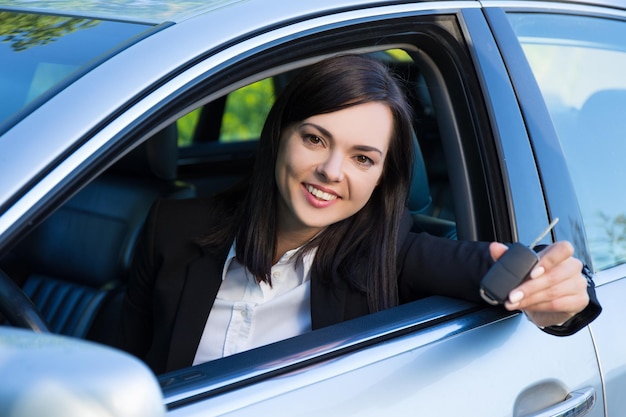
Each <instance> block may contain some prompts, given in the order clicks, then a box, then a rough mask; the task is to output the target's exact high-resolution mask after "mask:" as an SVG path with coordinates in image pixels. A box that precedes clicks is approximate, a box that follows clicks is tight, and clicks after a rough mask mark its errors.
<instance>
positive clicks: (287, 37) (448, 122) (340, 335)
mask: <svg viewBox="0 0 626 417" xmlns="http://www.w3.org/2000/svg"><path fill="white" fill-rule="evenodd" d="M279 3H280V2H276V4H270V5H268V3H267V2H263V1H253V0H252V1H248V2H236V3H233V4H231V5H229V6H228V7H223V8H217V9H216V11H215V13H213V14H206V15H202V16H198V17H196V18H192V19H189V20H186V21H182V22H180V23H177V24H174V25H172V26H171V27H168V28H164V29H162V30H160V31H159V32H157V33H155V34H154V35H152V36H150V37H149V38H148V39H146V41H144V42H141V43H138V44H136V45H132V46H130V47H129V48H128V50H127V51H124V53H120V54H117V55H116V56H114V57H112V58H111V59H110V60H109V61H108V62H107V63H106V64H105V65H103V66H102V67H100V68H96V69H94V70H93V71H92V72H90V73H88V74H85V76H84V77H82V78H81V79H79V80H77V81H76V83H74V84H72V85H71V86H69V87H68V88H67V89H66V90H64V91H63V92H60V93H59V94H58V95H56V96H55V97H53V98H52V99H51V100H50V101H49V102H47V103H46V104H45V105H44V106H42V107H41V108H40V109H38V110H37V111H35V112H33V114H32V115H30V116H28V117H27V118H26V119H24V120H23V121H22V122H21V123H20V124H18V125H16V126H15V127H13V128H12V129H11V130H10V131H9V132H8V133H7V135H6V136H5V137H3V140H5V141H6V142H7V143H9V142H11V141H13V142H18V141H20V140H21V141H23V142H24V143H25V144H29V143H32V142H30V141H34V139H33V138H37V137H38V136H41V135H44V134H45V133H46V132H47V131H48V130H51V131H54V132H55V133H54V135H51V139H50V141H49V143H48V145H49V148H47V149H48V150H49V152H48V154H49V155H48V156H47V158H48V159H43V157H42V159H41V160H36V161H35V162H39V164H36V165H37V169H40V171H37V177H36V178H30V177H29V178H20V180H23V181H22V182H23V183H24V184H27V185H24V187H25V188H27V187H30V188H28V189H27V190H26V191H24V192H23V193H21V194H19V195H17V194H16V197H12V198H11V199H10V201H9V203H7V205H6V206H7V207H8V209H7V211H6V212H5V213H3V216H2V218H1V219H0V220H1V222H0V232H4V234H3V240H2V241H0V248H4V246H2V245H6V246H8V245H9V243H8V242H10V240H11V239H12V238H13V239H17V238H15V236H17V235H18V234H20V233H23V232H26V231H27V230H28V229H29V228H31V227H33V225H34V224H36V223H37V222H38V220H39V219H40V218H41V217H43V216H45V215H46V214H48V213H46V211H47V210H50V208H52V207H54V206H55V205H58V204H59V201H61V200H63V199H66V198H67V197H68V196H69V195H71V194H72V193H74V192H76V190H77V189H78V188H80V187H81V186H82V185H84V184H85V182H86V181H87V180H88V179H91V178H93V177H94V176H96V175H97V174H99V173H100V171H102V170H104V169H105V168H106V167H107V166H109V165H111V164H112V163H113V161H114V160H115V159H116V158H119V157H120V156H121V155H122V154H123V153H125V152H127V151H128V149H129V148H130V147H132V146H135V145H136V144H137V143H138V142H140V141H141V140H143V139H145V138H147V137H149V136H150V135H152V134H153V133H154V132H156V131H158V130H160V129H162V128H164V127H165V126H168V125H170V124H171V123H173V122H175V121H177V120H179V119H180V118H182V117H184V116H185V115H186V114H189V113H190V112H192V111H195V110H196V109H198V108H200V107H202V106H204V105H206V104H207V103H210V102H212V101H213V100H216V99H218V98H220V97H223V96H224V95H225V94H228V93H230V92H232V91H234V90H236V89H238V88H239V87H241V86H243V85H248V84H251V83H254V82H257V81H259V80H261V79H264V78H266V77H267V76H274V75H278V74H283V73H286V72H288V71H290V70H294V69H297V68H298V67H301V66H303V65H306V64H307V63H309V62H312V61H314V60H318V59H321V58H322V57H324V56H328V55H329V54H335V53H345V52H357V53H371V54H378V53H381V52H387V51H398V50H400V51H402V53H403V56H408V57H409V58H410V61H409V62H410V63H411V64H412V65H413V68H417V69H419V70H420V75H421V76H422V78H419V79H417V78H416V80H417V81H419V82H417V83H416V84H415V86H414V88H415V90H414V91H413V93H415V95H416V99H415V100H416V104H419V106H420V107H419V111H420V113H419V117H417V116H416V123H415V125H416V134H417V136H418V139H419V140H420V141H421V142H420V145H423V148H422V150H423V151H424V154H425V159H426V162H427V163H428V164H429V181H430V182H431V185H435V179H438V180H440V182H437V183H436V185H437V187H433V190H435V189H436V190H437V191H438V192H440V193H441V196H443V197H442V198H437V199H435V201H437V202H438V204H439V208H441V209H442V210H436V211H432V212H429V213H427V214H428V215H435V216H439V215H440V213H442V212H445V213H447V214H446V217H445V218H444V217H438V218H441V219H444V220H448V221H452V222H453V223H454V224H455V227H456V235H457V236H458V238H459V239H467V240H496V239H497V240H502V241H516V240H519V241H521V242H523V243H530V242H531V241H532V239H534V238H535V236H536V235H537V234H538V233H539V231H540V230H542V229H543V228H544V227H545V226H546V225H547V223H548V220H549V215H548V213H549V210H548V208H547V206H546V200H545V198H544V184H543V183H542V181H541V180H540V179H541V176H540V173H539V171H538V170H537V168H536V164H535V155H534V154H533V147H532V146H531V143H530V141H529V134H528V131H529V130H528V121H527V120H526V119H525V118H524V117H523V114H522V112H521V111H520V106H519V104H518V96H517V91H516V90H515V89H514V88H513V86H512V84H511V81H510V76H509V73H508V72H507V67H506V66H505V63H504V62H503V60H502V57H501V54H500V51H499V49H498V46H499V44H498V43H496V41H495V40H494V37H493V33H492V30H491V28H490V26H489V24H488V22H487V20H486V18H485V16H484V14H483V11H482V10H481V8H480V4H479V3H478V2H452V3H446V2H437V3H427V2H424V3H411V4H396V5H393V4H391V5H380V4H378V2H371V3H368V4H367V5H363V4H361V2H350V1H342V2H341V4H337V2H336V1H330V0H328V1H319V2H316V3H315V4H307V5H304V6H298V4H299V2H291V3H289V5H284V4H283V5H280V4H279ZM279 6H280V7H279ZM249 7H251V8H252V10H254V8H255V7H256V8H258V10H261V9H263V10H265V12H264V13H262V16H263V17H264V19H266V20H263V21H256V20H255V17H256V16H255V14H254V13H249V10H250V9H248V8H249ZM299 7H300V8H301V9H300V8H299ZM268 10H270V11H271V10H279V12H273V13H269V12H268ZM259 14H261V13H259ZM225 22H228V24H226V23H225ZM206 28H219V29H220V30H215V31H213V32H211V36H210V37H209V36H200V34H205V31H206ZM171 33H173V34H174V35H175V37H176V39H178V41H179V43H178V45H177V48H163V44H164V43H166V44H169V43H168V42H171V39H172V38H170V37H169V36H170V34H171ZM209 38H210V39H209ZM155 51H159V53H155ZM146 62H147V63H149V65H147V64H146ZM393 62H401V63H404V62H405V61H402V60H399V61H398V60H396V61H393ZM110 71H113V73H124V74H125V77H123V79H121V80H119V84H118V83H116V84H114V85H113V84H111V85H108V87H107V88H106V89H105V91H103V92H102V94H101V96H99V97H98V100H94V102H93V103H92V104H91V105H90V106H76V105H75V103H76V98H77V97H80V96H81V95H80V94H81V93H82V91H83V90H82V89H83V88H85V87H89V86H90V85H92V83H94V82H95V83H97V82H100V83H101V85H107V82H109V83H110V74H111V72H110ZM58 105H61V108H71V109H73V110H74V111H75V112H76V113H74V117H75V118H76V120H78V122H77V123H76V124H70V123H65V122H64V120H63V119H62V118H58V119H59V120H58V121H57V120H55V116H56V117H58V113H56V112H55V111H53V109H54V106H58ZM68 155H69V156H68ZM513 155H514V157H513ZM9 156H15V157H16V158H17V157H19V155H18V154H17V152H16V153H15V154H12V155H9ZM4 157H5V158H6V155H5V156H4ZM32 158H33V160H34V159H35V156H33V157H32ZM21 160H26V159H21ZM51 160H52V161H51ZM28 161H30V160H28ZM41 165H45V166H44V167H41ZM33 184H34V185H33ZM437 213H439V214H437ZM16 219H17V220H16ZM549 240H550V237H548V238H546V239H545V242H547V241H549ZM615 361H616V363H617V359H615ZM159 379H160V382H161V385H162V387H163V393H164V396H165V401H166V404H167V406H168V412H169V413H170V414H171V415H179V416H191V415H203V416H206V415H220V414H222V415H224V414H226V415H228V414H230V415H242V416H243V415H257V416H258V415H303V416H304V415H315V416H319V415H324V414H326V415H342V416H345V415H396V416H402V415H415V414H418V415H443V416H447V415H468V414H469V415H475V416H490V415H494V416H524V415H532V414H533V413H540V412H544V411H545V412H546V413H548V414H547V415H559V413H561V414H563V413H566V412H570V413H571V412H579V414H581V415H582V413H585V412H586V411H589V413H588V414H587V415H591V416H601V415H604V410H603V407H602V405H603V404H604V392H603V389H602V381H601V378H600V371H599V367H598V360H597V357H596V351H595V347H594V343H593V339H592V337H591V333H590V330H589V329H583V330H581V331H580V332H578V333H577V334H575V335H573V336H570V337H564V338H558V337H554V336H551V335H548V334H546V333H544V332H542V331H541V330H540V329H538V328H537V327H536V326H534V325H533V324H532V323H530V322H529V321H528V320H527V318H526V317H525V316H524V315H523V314H519V313H508V312H506V311H504V310H502V309H499V308H494V307H488V306H486V305H475V304H472V303H467V302H464V301H459V300H452V299H447V298H443V297H428V298H425V299H422V300H416V301H415V302H413V303H408V304H405V305H402V306H400V307H397V308H394V309H390V310H388V311H384V312H381V313H377V314H373V315H370V316H368V317H363V318H359V319H355V320H352V321H349V322H345V323H341V324H339V325H336V326H331V327H328V328H325V329H321V330H319V331H315V332H311V333H309V334H305V335H302V336H299V337H296V338H293V339H289V340H285V341H282V342H278V343H276V344H272V345H268V346H264V347H261V348H258V349H255V350H252V351H248V352H244V353H241V354H237V355H233V356H231V357H228V358H224V359H221V360H217V361H213V362H209V363H206V364H203V365H198V366H195V367H191V368H188V369H183V370H180V371H175V372H172V373H169V374H164V375H160V376H159ZM555 407H556V408H555ZM548 410H552V411H548ZM558 410H561V411H558Z"/></svg>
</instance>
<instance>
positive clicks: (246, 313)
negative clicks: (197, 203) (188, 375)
mask: <svg viewBox="0 0 626 417" xmlns="http://www.w3.org/2000/svg"><path fill="white" fill-rule="evenodd" d="M298 249H299V248H297V249H292V250H290V251H288V252H286V253H285V254H284V255H283V256H282V257H281V258H280V260H279V261H278V262H277V263H276V264H275V265H274V266H273V267H272V270H271V273H272V286H269V285H268V284H267V283H265V282H261V283H260V284H259V283H257V282H256V280H255V279H254V277H253V276H252V275H251V274H250V273H249V271H248V270H247V269H246V268H245V267H244V266H242V265H241V264H240V263H239V262H238V261H237V259H235V244H234V243H233V245H232V246H231V248H230V252H229V253H228V257H227V258H226V263H225V264H224V270H223V272H222V285H221V286H220V289H219V291H218V293H217V297H216V299H215V303H214V304H213V308H212V309H211V312H210V313H209V318H208V320H207V322H206V325H205V327H204V331H203V333H202V337H201V339H200V344H199V345H198V349H197V351H196V356H195V358H194V361H193V364H194V365H197V364H200V363H204V362H207V361H210V360H213V359H219V358H222V357H225V356H228V355H232V354H234V353H238V352H243V351H245V350H248V349H252V348H255V347H258V346H263V345H266V344H268V343H273V342H276V341H279V340H283V339H287V338H289V337H293V336H297V335H299V334H302V333H306V332H309V331H311V286H310V278H311V265H312V263H313V258H314V257H315V250H312V251H309V252H308V253H306V254H305V255H304V256H303V257H302V260H301V261H300V262H297V256H296V252H297V251H298Z"/></svg>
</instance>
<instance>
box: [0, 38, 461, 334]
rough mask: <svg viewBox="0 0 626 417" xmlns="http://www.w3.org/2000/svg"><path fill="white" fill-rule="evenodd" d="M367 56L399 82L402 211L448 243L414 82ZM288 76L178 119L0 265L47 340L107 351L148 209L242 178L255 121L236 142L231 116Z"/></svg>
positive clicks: (429, 111)
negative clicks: (404, 142)
mask: <svg viewBox="0 0 626 417" xmlns="http://www.w3.org/2000/svg"><path fill="white" fill-rule="evenodd" d="M374 55H375V56H377V57H380V59H383V60H384V61H385V62H387V63H388V65H389V66H390V67H391V68H392V69H393V70H394V71H395V72H396V73H397V74H398V76H399V77H400V78H401V79H402V80H403V82H404V84H405V85H406V88H407V94H408V97H409V99H410V101H411V104H412V106H413V111H414V120H415V123H414V130H415V138H416V145H417V146H416V147H415V149H416V164H415V168H414V173H413V186H412V188H411V191H410V196H409V200H408V206H409V210H410V211H411V214H412V216H413V218H414V230H415V231H419V232H428V233H431V234H436V235H440V236H445V237H448V238H451V239H455V238H456V237H457V233H456V224H455V215H454V204H453V200H452V193H451V191H450V187H449V180H448V175H447V167H446V161H445V156H444V153H443V149H442V143H441V139H440V137H439V136H440V135H439V131H438V124H437V119H436V115H435V113H434V107H433V105H432V103H431V100H430V94H429V90H428V86H427V85H426V81H425V79H424V76H423V75H422V74H421V73H420V71H419V68H418V65H417V64H416V63H415V62H414V61H413V60H412V59H411V58H410V57H409V56H408V54H406V52H404V51H399V50H392V51H385V52H377V53H375V54H374ZM292 75H293V71H292V72H290V73H284V74H280V75H276V76H272V77H269V78H267V79H264V80H260V81H258V82H257V83H254V84H253V85H250V86H246V87H243V88H241V89H239V90H236V91H233V92H231V93H229V94H228V95H227V96H224V97H221V98H219V99H217V100H214V101H211V102H209V103H207V104H205V105H203V106H202V107H201V108H199V109H197V110H195V111H193V112H191V113H189V114H188V115H185V116H183V117H181V118H179V119H178V120H177V121H176V122H175V123H172V124H170V125H169V126H167V127H166V128H164V129H162V130H161V131H159V132H158V133H156V134H154V135H153V136H152V137H151V138H149V139H148V140H146V141H145V142H143V143H142V144H141V145H139V146H138V147H137V148H135V149H134V150H133V151H132V152H130V153H129V154H127V155H126V156H125V157H123V158H122V159H121V160H120V161H118V162H117V163H115V164H114V165H113V166H112V167H110V168H109V169H107V170H106V171H105V172H104V173H103V174H101V175H99V176H98V177H97V178H96V179H94V180H93V181H92V182H90V183H89V184H88V185H86V186H85V187H84V188H83V189H81V190H80V191H79V192H78V193H77V194H76V195H74V196H73V197H72V198H71V199H70V200H69V201H67V202H65V203H64V204H63V205H62V206H61V207H60V208H59V209H57V210H56V211H55V212H54V213H53V214H52V215H50V216H49V217H48V218H47V219H45V220H44V221H43V222H42V223H41V224H40V225H38V226H37V227H36V228H35V230H34V231H33V232H31V233H29V234H28V235H27V236H25V237H24V238H23V239H21V241H20V242H18V244H17V245H16V246H15V247H14V248H13V249H12V250H11V251H10V252H9V253H6V254H4V256H3V257H2V258H0V269H1V270H3V271H5V272H6V273H7V274H8V275H9V276H10V277H11V278H12V279H13V280H15V281H16V282H17V283H18V284H19V286H20V287H21V288H22V289H23V291H24V292H25V293H26V295H28V297H30V299H31V300H32V301H33V303H34V304H35V305H36V307H37V309H38V310H39V311H40V312H41V314H42V315H43V317H44V318H45V320H47V322H48V325H49V328H50V330H51V331H52V332H54V333H59V334H63V335H69V336H74V337H78V338H84V339H88V340H93V341H98V342H101V343H105V344H110V343H111V340H112V339H111V338H112V335H113V332H114V329H115V326H116V323H117V320H118V318H119V313H120V306H121V303H122V300H123V296H124V289H125V284H126V281H127V279H128V271H129V269H130V266H131V263H132V258H133V250H134V248H135V245H136V242H137V240H138V237H139V235H140V233H141V229H142V226H143V222H144V220H145V218H146V216H147V214H148V211H149V209H150V207H151V206H152V204H153V203H154V201H156V200H157V199H160V198H193V197H205V196H209V195H212V194H214V193H216V192H219V191H221V190H223V189H225V188H227V187H229V186H230V185H232V184H234V183H236V182H237V180H238V179H240V178H241V177H243V175H244V174H245V171H246V170H247V167H249V166H251V162H252V161H253V159H254V155H255V147H256V142H257V140H258V135H259V133H260V126H261V124H262V123H257V124H258V127H257V131H255V132H251V131H245V132H244V133H242V134H240V133H239V132H240V130H238V129H240V128H241V127H242V126H244V127H245V126H246V125H248V124H249V123H251V122H250V121H249V120H250V117H243V116H241V113H250V112H256V113H260V115H259V114H257V115H256V116H255V117H256V118H257V119H261V121H262V119H263V118H264V117H265V113H264V112H266V111H267V109H268V108H269V105H270V104H271V103H269V104H268V102H267V100H268V98H267V97H271V98H270V99H269V100H273V97H275V96H276V95H277V94H279V93H280V90H281V88H282V87H283V86H284V85H285V84H286V82H287V81H288V79H289V78H290V77H291V76H292ZM268 86H269V87H268ZM267 88H269V89H270V90H272V91H270V95H269V96H267V95H264V96H263V97H262V98H261V99H259V98H258V97H257V98H256V99H255V98H254V94H257V93H258V92H259V91H261V90H263V91H264V93H263V94H267V91H266V90H267ZM249 103H253V104H252V106H251V107H250V105H249ZM259 103H260V104H259ZM246 106H248V107H246ZM255 106H257V107H258V106H261V107H262V108H261V109H258V108H255ZM237 113H239V114H237ZM236 116H239V117H236ZM248 116H249V115H248ZM233 119H236V120H235V122H233ZM237 120H239V121H237ZM229 126H230V127H229ZM233 126H234V127H233ZM239 136H243V137H239Z"/></svg>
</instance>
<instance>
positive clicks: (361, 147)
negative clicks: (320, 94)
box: [300, 122, 383, 156]
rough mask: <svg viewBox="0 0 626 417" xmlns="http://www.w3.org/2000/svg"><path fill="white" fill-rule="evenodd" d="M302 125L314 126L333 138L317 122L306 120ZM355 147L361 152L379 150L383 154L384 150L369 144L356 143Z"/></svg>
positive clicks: (331, 136) (331, 135) (331, 137)
mask: <svg viewBox="0 0 626 417" xmlns="http://www.w3.org/2000/svg"><path fill="white" fill-rule="evenodd" d="M300 126H301V127H302V126H312V127H314V128H315V129H317V130H319V131H320V133H321V134H322V135H324V136H326V137H327V138H330V139H333V138H334V136H333V134H332V133H330V132H329V131H328V130H327V129H325V128H323V127H322V126H320V125H317V124H315V123H311V122H306V123H302V124H300ZM354 149H356V150H357V151H361V152H377V153H379V154H380V156H382V155H383V151H381V150H380V149H378V148H376V147H375V146H368V145H356V146H355V147H354Z"/></svg>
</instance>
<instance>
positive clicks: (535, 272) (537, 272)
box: [530, 266, 546, 279]
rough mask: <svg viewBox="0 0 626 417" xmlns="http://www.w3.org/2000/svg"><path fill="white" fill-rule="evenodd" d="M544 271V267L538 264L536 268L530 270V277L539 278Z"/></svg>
mask: <svg viewBox="0 0 626 417" xmlns="http://www.w3.org/2000/svg"><path fill="white" fill-rule="evenodd" d="M544 272H546V269H545V268H544V267H543V266H538V267H537V268H535V269H533V270H532V271H530V277H531V278H532V279H535V278H539V277H540V276H542V275H543V273H544Z"/></svg>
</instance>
